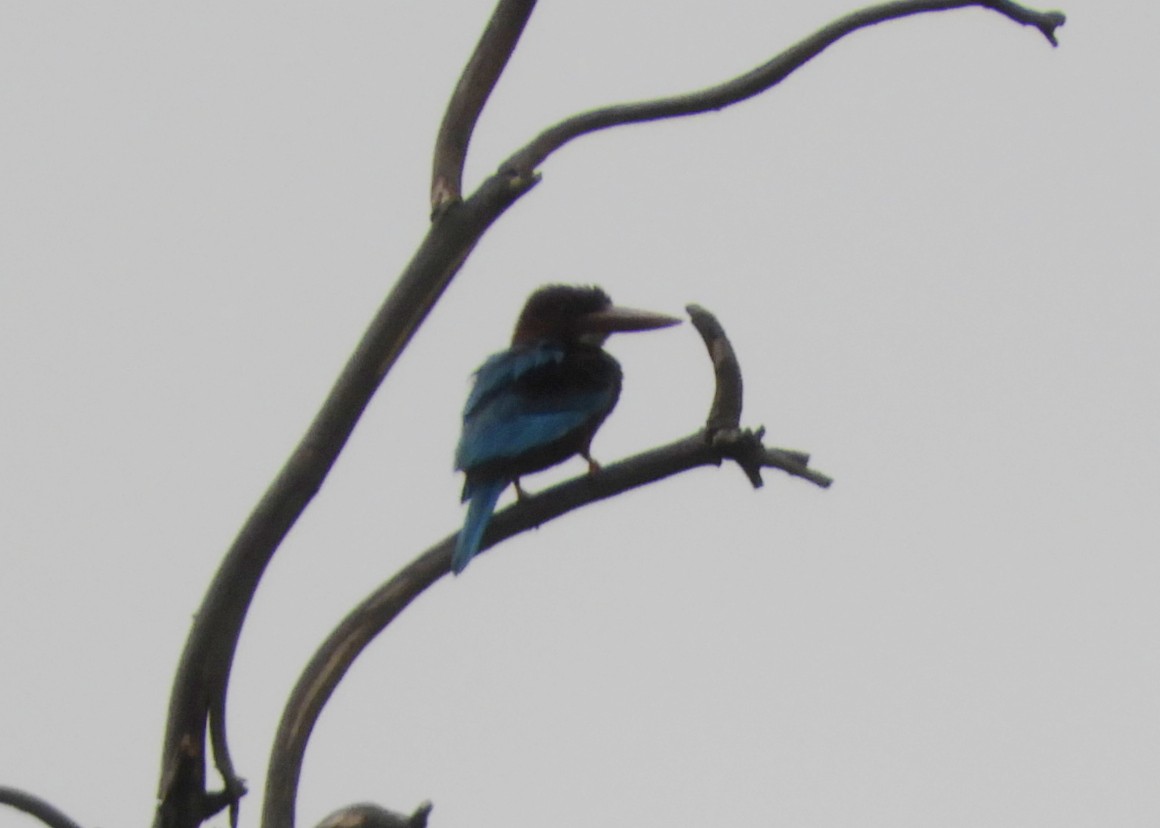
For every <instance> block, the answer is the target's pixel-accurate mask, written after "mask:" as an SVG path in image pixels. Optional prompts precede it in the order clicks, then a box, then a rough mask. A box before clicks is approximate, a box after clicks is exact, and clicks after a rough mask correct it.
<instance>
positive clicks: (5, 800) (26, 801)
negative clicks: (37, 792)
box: [0, 787, 81, 828]
mask: <svg viewBox="0 0 1160 828" xmlns="http://www.w3.org/2000/svg"><path fill="white" fill-rule="evenodd" d="M0 805H8V806H10V807H12V808H15V809H16V810H18V811H23V812H24V813H26V814H28V815H29V816H33V817H36V818H37V819H39V820H40V821H41V822H43V823H44V824H45V825H47V826H49V828H81V826H80V824H79V823H76V822H73V820H72V819H70V818H69V817H68V816H67V815H65V814H64V813H62V812H61V811H60V810H58V809H57V808H56V807H55V806H53V805H50V804H48V803H47V802H45V801H44V800H43V799H41V798H40V797H38V796H33V795H32V794H30V793H26V792H25V791H20V790H17V789H16V788H4V787H0Z"/></svg>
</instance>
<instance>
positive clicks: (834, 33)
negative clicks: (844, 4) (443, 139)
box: [501, 0, 1065, 178]
mask: <svg viewBox="0 0 1160 828" xmlns="http://www.w3.org/2000/svg"><path fill="white" fill-rule="evenodd" d="M967 6H981V7H983V8H988V9H993V10H994V11H997V12H999V13H1000V14H1002V15H1005V16H1006V17H1008V18H1010V19H1011V20H1014V21H1015V22H1016V23H1021V24H1023V25H1026V26H1034V27H1036V28H1037V29H1039V31H1040V32H1042V33H1043V35H1044V36H1045V37H1046V38H1047V40H1048V41H1049V42H1050V43H1051V44H1052V45H1056V39H1055V30H1056V29H1057V28H1059V27H1060V26H1062V25H1063V24H1064V21H1065V17H1064V15H1063V14H1062V13H1061V12H1057V11H1050V12H1039V11H1034V10H1032V9H1028V8H1025V7H1023V6H1020V5H1019V4H1017V3H1013V2H1009V0H898V1H897V2H893V3H883V4H881V5H878V6H871V7H869V8H866V9H861V10H859V11H856V12H852V13H851V14H848V15H846V16H845V17H841V18H839V19H838V20H835V21H834V22H833V23H830V24H829V25H827V26H824V27H822V28H821V29H819V30H818V31H816V32H815V33H814V34H812V35H810V36H809V37H807V38H806V39H804V40H801V41H799V42H798V43H796V44H794V45H793V46H791V47H790V48H788V49H786V50H785V51H784V52H782V53H781V54H779V55H778V56H777V57H775V58H773V59H772V60H770V61H768V62H766V63H764V64H762V65H761V66H758V67H757V68H756V69H753V70H752V71H750V72H747V73H746V74H744V75H740V76H739V77H736V78H733V79H732V80H729V81H726V82H725V83H721V84H718V85H717V86H712V87H709V88H708V89H702V90H700V91H698V92H691V93H688V94H685V95H675V96H672V97H668V98H659V99H656V100H651V101H641V102H637V103H627V104H617V105H614V106H606V107H601V108H599V109H593V110H589V111H588V112H582V113H580V114H578V115H573V116H572V117H570V118H567V119H565V120H563V121H561V122H560V123H558V124H556V125H555V126H552V127H550V128H548V129H547V130H545V131H544V132H542V133H540V134H539V135H538V136H537V137H536V138H535V139H534V140H532V142H531V143H529V144H528V145H526V146H525V147H524V148H523V149H521V150H519V151H518V152H517V153H516V154H515V155H513V156H512V157H511V158H509V159H508V160H507V161H506V162H505V163H504V164H503V166H502V167H501V169H502V170H506V171H508V172H509V173H510V174H513V175H515V176H517V177H519V178H529V177H531V176H532V175H533V174H534V172H535V170H536V168H537V167H539V166H540V164H541V163H543V161H544V160H545V159H546V158H547V157H548V156H549V155H551V154H552V153H553V152H555V151H556V150H558V149H560V148H561V147H562V146H564V145H565V144H567V143H568V142H569V141H571V140H573V139H574V138H579V137H580V136H581V135H587V134H589V133H592V132H597V131H599V130H602V129H608V128H609V127H614V126H623V125H625V124H636V123H641V122H644V121H656V120H660V119H662V118H679V117H682V116H685V115H696V114H699V113H702V112H708V111H710V110H717V109H724V108H725V107H727V106H732V105H733V104H735V103H740V102H741V101H744V100H747V99H749V98H752V97H753V96H754V95H757V94H759V93H761V92H764V91H765V90H767V89H769V88H771V87H773V86H776V85H777V84H779V83H781V81H783V80H784V79H785V78H786V77H788V76H789V75H790V74H791V73H792V72H794V71H795V70H797V69H799V68H801V67H802V66H804V65H805V64H806V63H807V62H809V61H810V60H812V59H813V58H814V57H816V56H817V55H818V54H819V53H821V52H822V51H823V50H825V49H826V48H827V47H829V46H831V45H833V44H834V43H835V42H836V41H838V40H840V39H841V38H843V37H845V36H846V35H848V34H851V33H852V32H855V31H857V30H859V29H864V28H866V27H868V26H873V25H876V24H878V23H883V22H885V21H887V20H895V19H898V18H901V17H909V16H911V15H915V14H923V13H925V12H936V11H948V10H951V9H960V8H965V7H967Z"/></svg>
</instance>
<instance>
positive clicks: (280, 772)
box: [262, 305, 831, 828]
mask: <svg viewBox="0 0 1160 828" xmlns="http://www.w3.org/2000/svg"><path fill="white" fill-rule="evenodd" d="M690 315H691V316H692V317H693V319H694V324H695V325H696V326H697V329H698V330H699V331H700V332H701V335H702V337H703V338H704V339H705V345H706V348H707V349H708V351H709V354H710V358H711V359H712V362H713V368H714V375H715V377H716V385H717V389H716V393H715V394H714V399H713V404H712V407H711V410H710V413H709V421H710V422H714V421H716V422H717V423H719V425H716V426H713V427H710V426H706V427H705V428H703V429H701V430H699V431H697V432H695V433H694V434H691V435H690V436H688V437H685V438H683V439H681V440H677V441H675V442H673V443H669V444H668V445H665V446H661V447H659V448H655V449H652V450H650V451H646V452H643V453H641V454H638V455H635V456H634V457H630V458H628V459H626V460H621V461H619V462H617V463H612V464H610V465H607V466H605V467H604V468H603V469H602V470H601V471H600V473H599V474H597V475H595V476H593V475H584V476H582V477H578V478H574V479H572V480H569V481H566V482H564V483H561V484H559V485H556V486H553V487H551V488H549V489H546V490H545V491H543V492H541V493H539V494H537V495H535V496H533V497H530V498H527V499H525V500H523V501H520V502H518V503H516V504H515V505H513V506H509V507H508V508H506V509H504V510H502V511H500V512H497V513H496V515H495V517H494V518H493V519H492V522H491V525H490V526H489V527H488V529H487V532H486V533H485V534H484V538H483V544H482V546H481V548H480V551H481V552H482V551H483V550H485V549H488V548H489V547H492V546H494V545H496V544H497V543H499V542H500V541H503V540H506V539H507V538H510V537H512V536H513V535H516V534H519V533H521V532H525V531H527V530H529V529H534V528H536V527H538V526H540V525H542V524H544V523H547V522H548V521H549V520H552V519H553V518H557V517H559V516H561V515H563V514H566V513H568V512H571V511H572V510H574V509H578V508H580V507H581V506H586V505H588V504H589V503H595V502H597V501H600V500H606V499H607V498H610V497H614V496H616V495H618V494H621V493H623V492H626V491H628V490H629V489H633V488H636V487H638V486H643V485H646V484H648V483H654V482H656V481H658V480H662V479H664V478H666V477H669V476H671V475H674V474H678V473H679V472H683V471H687V470H689V469H693V468H697V467H699V466H719V465H721V462H722V461H723V460H725V459H732V460H734V461H736V462H737V463H738V465H740V466H741V467H742V468H743V469H745V470H746V473H747V474H749V475H750V479H751V480H753V479H754V477H756V480H755V482H754V485H755V486H760V485H761V480H760V469H761V468H762V467H769V468H779V469H782V470H784V471H786V472H788V473H789V474H791V475H795V476H798V477H801V478H803V479H806V480H809V481H810V482H812V483H815V484H817V485H819V486H822V487H826V486H829V485H830V483H831V481H830V478H828V477H826V476H825V475H823V474H820V473H819V472H816V471H814V470H812V469H810V468H808V465H807V464H808V462H809V456H808V455H806V454H803V453H802V452H795V451H786V450H783V449H768V448H765V447H764V446H762V444H761V432H760V430H759V431H757V432H754V431H749V430H742V429H740V428H739V427H738V422H737V420H736V419H734V420H733V422H731V423H730V422H726V421H725V420H726V418H727V417H731V416H732V413H733V412H735V413H736V417H737V418H739V417H740V414H741V396H740V395H741V382H740V367H739V366H738V363H737V360H736V358H735V357H734V355H733V348H732V346H731V345H730V344H729V341H728V339H727V337H726V336H725V332H724V330H723V329H722V328H721V325H720V324H719V323H718V322H717V320H716V319H715V318H714V317H713V316H712V314H710V313H709V312H708V311H706V310H705V309H703V308H700V307H698V306H695V305H693V306H690ZM726 412H728V414H727V413H726ZM751 470H754V472H753V473H752V474H750V471H751ZM455 538H456V536H455V535H449V536H448V537H446V538H444V539H443V540H441V541H440V542H439V543H437V544H435V545H434V546H432V547H431V548H429V549H428V550H427V551H426V552H424V553H423V554H421V555H420V556H419V557H418V558H416V559H415V560H414V561H412V562H411V563H410V564H409V565H408V566H406V567H405V568H404V569H402V570H401V571H400V572H399V573H398V574H397V575H395V577H393V578H391V580H389V581H387V582H386V583H385V584H384V585H383V586H381V587H379V589H377V590H376V591H375V592H374V593H373V594H372V595H370V596H369V597H368V598H367V599H366V600H364V601H363V602H362V603H361V604H360V605H359V606H358V607H356V608H355V609H354V610H353V611H352V612H351V613H350V614H349V615H348V616H347V617H346V618H345V619H343V621H342V622H341V623H340V624H339V625H338V627H337V628H336V629H335V630H334V632H333V633H331V634H330V636H329V637H328V638H327V640H326V641H325V642H324V643H323V644H322V646H321V647H319V649H318V651H317V652H316V653H315V654H314V657H313V658H312V659H311V660H310V663H309V664H308V665H307V667H306V669H305V670H304V671H303V673H302V676H301V677H300V678H299V680H298V683H297V684H296V685H295V687H294V690H293V692H292V693H291V695H290V700H289V701H288V702H287V704H286V708H285V710H284V711H283V714H282V720H281V722H280V723H279V726H278V732H277V734H276V735H275V737H274V747H273V749H272V750H271V752H270V768H269V772H268V774H267V777H266V801H265V803H264V808H263V812H262V826H263V828H293V825H294V803H295V799H296V797H297V789H298V780H299V778H300V776H301V771H302V760H303V758H304V756H305V752H306V743H307V741H308V740H309V738H310V734H311V732H312V731H313V729H314V725H315V723H316V722H317V721H318V716H319V715H320V714H321V713H322V708H323V707H324V706H325V705H326V702H327V701H328V700H329V699H330V696H331V694H332V693H333V692H334V689H335V688H336V687H337V686H338V684H339V682H340V681H342V678H343V676H345V675H346V672H347V670H348V669H349V668H350V666H351V665H352V664H353V663H354V661H355V659H356V658H357V657H358V655H359V654H360V653H361V652H362V651H363V649H364V648H365V647H366V646H367V644H369V643H370V642H371V641H372V640H373V639H374V638H375V637H376V636H377V635H378V634H379V633H381V632H382V631H383V630H384V629H385V628H386V627H387V625H388V624H390V623H391V621H392V620H394V619H395V617H397V616H398V615H399V613H401V612H402V611H403V610H404V609H405V608H406V607H407V606H408V605H409V604H410V603H411V602H412V601H413V600H415V599H416V598H417V597H419V595H421V594H422V593H423V592H424V591H425V590H426V589H427V588H428V587H429V586H431V585H432V584H434V583H435V582H436V581H437V580H438V579H439V578H441V577H443V576H444V575H446V574H447V573H448V572H449V571H450V566H451V552H452V550H453V549H454V547H455Z"/></svg>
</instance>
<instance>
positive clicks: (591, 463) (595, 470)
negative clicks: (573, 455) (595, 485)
mask: <svg viewBox="0 0 1160 828" xmlns="http://www.w3.org/2000/svg"><path fill="white" fill-rule="evenodd" d="M580 456H581V457H583V458H584V459H585V460H587V461H588V476H589V477H594V476H596V475H597V474H599V473H600V469H601V466H600V464H599V463H597V462H596V461H595V460H593V459H592V455H591V454H589V453H588V452H586V451H582V452H580Z"/></svg>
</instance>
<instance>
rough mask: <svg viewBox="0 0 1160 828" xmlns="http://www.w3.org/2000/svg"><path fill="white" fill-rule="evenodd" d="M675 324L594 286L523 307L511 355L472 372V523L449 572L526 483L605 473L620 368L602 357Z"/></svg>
mask: <svg viewBox="0 0 1160 828" xmlns="http://www.w3.org/2000/svg"><path fill="white" fill-rule="evenodd" d="M680 321H681V320H680V319H677V318H676V317H673V316H666V315H665V314H661V313H653V312H652V311H641V310H634V309H632V308H625V307H619V306H617V305H614V304H612V300H611V299H610V298H609V296H608V294H607V293H605V292H604V291H603V290H602V289H601V288H599V287H596V286H595V285H561V284H552V285H545V286H544V287H541V288H539V289H538V290H536V291H535V292H534V293H532V295H531V296H530V297H528V300H527V302H526V303H525V305H524V308H523V310H522V311H521V312H520V315H519V319H518V320H517V321H516V326H515V330H514V331H513V333H512V340H511V346H510V347H509V348H508V349H507V350H505V351H500V352H499V353H497V354H493V355H492V356H490V357H488V358H487V360H486V361H485V362H484V363H483V365H481V366H480V367H479V369H478V370H477V371H476V372H475V382H474V385H473V386H472V388H471V391H470V393H469V394H468V397H467V404H466V405H465V406H464V408H463V431H462V433H461V434H460V437H459V444H458V445H457V447H456V449H455V469H456V471H462V472H463V473H464V475H465V479H464V483H463V494H462V497H461V500H462V501H463V502H465V503H467V504H468V506H467V517H466V519H465V520H464V523H463V528H462V529H461V530H460V532H459V536H458V538H457V539H456V543H455V551H454V553H453V554H452V557H451V569H452V571H453V572H454V573H455V574H456V575H458V574H459V573H461V572H463V570H464V569H465V568H466V567H467V565H468V563H470V562H471V559H472V558H473V557H475V555H476V554H477V553H478V552H479V547H480V543H481V542H482V540H483V534H484V532H485V531H486V529H487V526H488V523H489V522H490V521H491V515H492V512H494V511H495V504H496V502H497V501H498V500H499V496H500V494H502V493H503V491H504V489H506V488H507V487H508V485H509V484H514V485H515V489H516V496H517V497H523V489H522V488H521V487H520V483H519V478H520V477H522V476H524V475H526V474H530V473H531V472H536V471H540V470H541V469H546V468H548V467H549V466H554V465H556V464H557V463H562V462H563V461H564V460H567V459H568V458H569V457H572V456H573V455H577V454H578V455H580V456H581V457H582V458H584V459H585V460H587V461H588V471H589V474H595V473H597V472H598V471H599V469H600V465H599V464H598V463H597V462H596V461H595V460H593V459H592V455H591V453H590V451H589V450H590V447H591V444H592V438H593V436H594V435H595V434H596V430H597V429H598V428H599V427H600V425H601V423H603V422H604V420H605V418H606V417H607V416H608V415H609V413H610V412H611V411H612V409H613V407H614V406H615V405H616V401H617V399H618V398H619V397H620V386H621V378H622V372H621V368H620V363H618V362H617V361H616V360H615V359H613V358H612V356H611V355H610V354H608V352H607V351H605V350H604V349H603V347H602V346H603V344H604V341H605V340H606V339H607V338H608V336H609V335H610V334H613V333H616V332H620V331H647V330H653V329H656V328H666V327H668V326H670V325H676V324H678V323H679V322H680Z"/></svg>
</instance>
